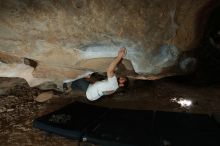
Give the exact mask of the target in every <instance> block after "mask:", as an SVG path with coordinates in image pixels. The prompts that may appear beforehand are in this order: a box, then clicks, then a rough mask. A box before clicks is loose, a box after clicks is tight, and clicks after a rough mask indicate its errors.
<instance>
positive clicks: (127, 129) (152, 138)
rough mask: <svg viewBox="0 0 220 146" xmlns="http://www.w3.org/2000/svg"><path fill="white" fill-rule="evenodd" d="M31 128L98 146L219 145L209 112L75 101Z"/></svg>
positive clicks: (217, 135)
mask: <svg viewBox="0 0 220 146" xmlns="http://www.w3.org/2000/svg"><path fill="white" fill-rule="evenodd" d="M34 127H36V128H39V129H42V130H44V131H47V132H52V133H55V134H59V135H62V136H65V137H68V138H72V139H77V140H80V141H81V140H82V139H84V140H87V141H88V142H91V143H94V144H98V145H101V146H168V145H170V146H176V145H178V146H219V145H220V133H219V132H220V127H219V123H217V122H216V121H215V120H214V119H212V118H211V117H210V116H208V115H199V114H187V113H174V112H154V111H144V110H128V109H111V108H104V107H98V106H95V105H90V104H85V103H80V102H74V103H72V104H69V105H67V106H65V107H63V108H61V109H60V110H57V111H55V112H52V113H50V114H48V115H44V116H42V117H39V118H37V119H35V120H34Z"/></svg>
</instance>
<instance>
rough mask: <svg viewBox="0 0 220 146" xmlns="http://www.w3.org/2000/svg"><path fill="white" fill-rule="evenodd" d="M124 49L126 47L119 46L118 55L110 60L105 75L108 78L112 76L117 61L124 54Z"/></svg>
mask: <svg viewBox="0 0 220 146" xmlns="http://www.w3.org/2000/svg"><path fill="white" fill-rule="evenodd" d="M125 51H126V48H121V49H120V50H119V51H118V56H117V57H116V58H115V59H114V60H113V61H112V62H111V64H110V65H109V67H108V69H107V76H108V78H111V77H113V76H114V74H115V69H116V67H117V65H118V63H119V62H120V61H121V60H122V58H123V57H124V56H125Z"/></svg>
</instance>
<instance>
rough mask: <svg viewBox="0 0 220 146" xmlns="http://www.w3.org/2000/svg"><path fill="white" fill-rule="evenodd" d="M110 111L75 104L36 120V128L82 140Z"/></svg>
mask: <svg viewBox="0 0 220 146" xmlns="http://www.w3.org/2000/svg"><path fill="white" fill-rule="evenodd" d="M108 111H109V109H107V108H101V107H98V106H92V105H89V104H84V103H81V102H73V103H71V104H69V105H67V106H65V107H63V108H61V109H59V110H57V111H55V112H52V113H50V114H48V115H44V116H42V117H39V118H37V119H35V120H34V123H33V125H34V127H36V128H39V129H42V130H45V131H47V132H52V133H55V134H58V135H61V136H65V137H68V138H73V139H81V137H82V136H83V134H84V133H85V130H86V129H87V127H88V126H90V125H92V124H94V122H96V121H97V120H99V118H101V117H102V116H103V115H105V114H106V113H107V112H108Z"/></svg>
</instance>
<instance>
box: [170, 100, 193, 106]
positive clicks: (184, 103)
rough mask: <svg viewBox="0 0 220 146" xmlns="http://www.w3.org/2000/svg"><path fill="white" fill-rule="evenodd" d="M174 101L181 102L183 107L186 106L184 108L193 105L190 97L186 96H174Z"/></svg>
mask: <svg viewBox="0 0 220 146" xmlns="http://www.w3.org/2000/svg"><path fill="white" fill-rule="evenodd" d="M171 101H172V102H176V103H178V104H180V106H181V107H184V108H189V107H190V106H191V105H192V101H191V100H189V99H184V98H179V99H177V98H175V97H174V98H172V99H171Z"/></svg>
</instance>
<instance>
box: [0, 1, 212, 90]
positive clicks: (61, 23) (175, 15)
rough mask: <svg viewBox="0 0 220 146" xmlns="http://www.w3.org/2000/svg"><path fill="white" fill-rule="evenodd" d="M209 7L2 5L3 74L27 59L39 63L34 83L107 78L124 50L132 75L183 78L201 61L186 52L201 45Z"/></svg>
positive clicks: (88, 3) (202, 4)
mask: <svg viewBox="0 0 220 146" xmlns="http://www.w3.org/2000/svg"><path fill="white" fill-rule="evenodd" d="M210 2H211V1H209V0H196V1H193V0H186V1H182V0H169V1H168V0H167V1H166V0H153V1H152V0H138V1H135V0H62V1H52V0H41V1H35V0H34V1H33V0H7V1H3V0H1V1H0V54H1V55H0V61H1V64H0V70H2V69H5V68H4V67H3V66H5V65H9V66H10V67H11V65H10V64H11V63H12V64H13V63H14V64H18V62H17V60H16V59H15V61H14V62H13V59H12V58H13V57H15V58H19V59H20V61H21V62H20V63H19V65H20V64H22V63H24V60H25V58H28V59H30V60H33V61H35V62H36V66H32V67H33V69H32V71H31V72H30V73H31V74H32V75H33V77H32V78H33V79H35V78H36V79H38V78H41V79H45V81H48V80H49V81H51V82H55V83H56V84H61V83H62V81H63V80H66V79H73V78H76V77H77V76H79V75H82V74H84V73H86V72H87V71H97V72H104V71H105V69H106V68H107V67H108V65H109V63H110V62H111V60H112V59H113V57H115V56H116V55H117V51H118V49H119V48H120V47H126V48H127V55H126V57H125V60H124V61H123V62H122V63H123V66H124V67H125V69H126V74H127V75H129V76H130V77H133V78H137V79H157V78H161V77H165V76H170V75H175V74H185V73H187V72H189V71H191V70H192V69H193V67H194V65H195V63H196V59H195V58H193V57H191V56H187V55H184V53H185V51H189V50H192V49H193V48H194V47H196V46H197V44H198V42H199V40H200V37H201V36H202V35H198V33H200V34H201V33H202V30H201V31H200V32H197V31H198V29H197V27H198V24H199V22H198V20H199V19H198V18H199V14H200V12H201V11H202V10H203V8H204V7H205V6H206V5H208V4H209V3H210ZM204 17H205V16H204ZM201 25H202V23H201ZM2 54H3V55H2ZM5 55H6V56H5ZM19 59H18V60H19ZM8 60H11V61H8ZM91 62H93V63H91ZM15 66H16V65H15ZM5 71H6V70H5ZM8 71H11V70H8ZM123 72H125V71H123ZM0 76H9V75H7V73H6V74H2V73H0ZM15 76H16V75H15ZM24 78H25V76H24ZM28 82H30V81H28ZM38 84H39V83H36V84H31V86H36V85H38Z"/></svg>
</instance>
